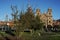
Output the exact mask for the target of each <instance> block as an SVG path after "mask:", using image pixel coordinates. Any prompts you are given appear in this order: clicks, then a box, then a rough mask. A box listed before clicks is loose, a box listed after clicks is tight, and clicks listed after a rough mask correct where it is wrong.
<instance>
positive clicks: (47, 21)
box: [36, 8, 53, 26]
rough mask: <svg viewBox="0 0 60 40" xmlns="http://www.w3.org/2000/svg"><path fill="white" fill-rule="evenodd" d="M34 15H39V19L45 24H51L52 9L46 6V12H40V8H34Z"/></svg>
mask: <svg viewBox="0 0 60 40" xmlns="http://www.w3.org/2000/svg"><path fill="white" fill-rule="evenodd" d="M36 15H38V16H39V17H40V20H42V22H43V23H44V25H45V26H48V25H51V26H53V19H52V9H51V8H48V10H47V12H45V13H41V12H40V9H36Z"/></svg>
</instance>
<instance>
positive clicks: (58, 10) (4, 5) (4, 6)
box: [0, 0, 60, 20]
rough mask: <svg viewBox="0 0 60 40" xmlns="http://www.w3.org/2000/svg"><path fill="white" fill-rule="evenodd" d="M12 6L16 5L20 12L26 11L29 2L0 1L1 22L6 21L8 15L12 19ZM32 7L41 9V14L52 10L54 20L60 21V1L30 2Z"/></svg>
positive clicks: (42, 0) (24, 0)
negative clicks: (49, 9)
mask: <svg viewBox="0 0 60 40" xmlns="http://www.w3.org/2000/svg"><path fill="white" fill-rule="evenodd" d="M11 5H16V6H17V7H18V10H19V11H21V10H26V9H27V7H28V0H0V20H5V18H6V17H5V16H6V14H8V16H9V17H8V18H10V19H11V18H12V16H11V13H12V11H11ZM30 5H31V7H32V8H33V9H37V8H40V10H41V13H43V12H45V11H47V9H48V8H52V16H53V19H60V0H30Z"/></svg>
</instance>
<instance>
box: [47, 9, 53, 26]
mask: <svg viewBox="0 0 60 40" xmlns="http://www.w3.org/2000/svg"><path fill="white" fill-rule="evenodd" d="M47 19H48V25H51V26H53V19H52V9H51V8H48V12H47Z"/></svg>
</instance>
